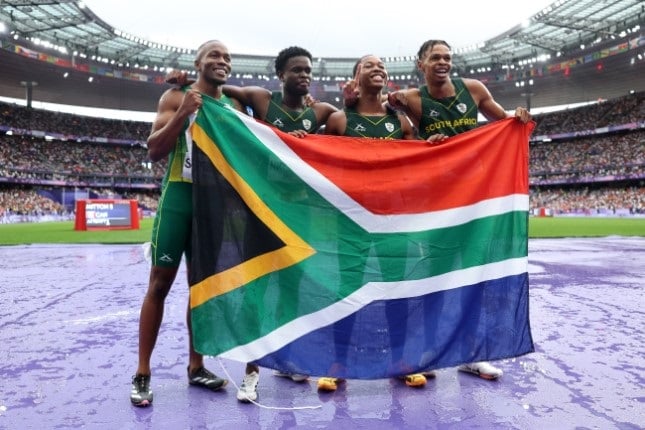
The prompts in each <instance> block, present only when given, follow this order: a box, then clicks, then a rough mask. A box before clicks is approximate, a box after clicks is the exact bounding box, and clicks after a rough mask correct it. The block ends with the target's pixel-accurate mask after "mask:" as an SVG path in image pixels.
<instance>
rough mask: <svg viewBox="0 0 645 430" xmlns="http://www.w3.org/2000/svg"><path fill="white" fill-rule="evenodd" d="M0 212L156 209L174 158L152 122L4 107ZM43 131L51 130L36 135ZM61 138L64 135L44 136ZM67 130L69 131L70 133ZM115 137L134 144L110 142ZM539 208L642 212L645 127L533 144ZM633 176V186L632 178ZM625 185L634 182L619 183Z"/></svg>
mask: <svg viewBox="0 0 645 430" xmlns="http://www.w3.org/2000/svg"><path fill="white" fill-rule="evenodd" d="M0 112H1V114H0V129H1V130H4V131H5V133H6V134H5V133H2V134H0V182H2V183H3V184H4V185H3V186H2V187H1V188H0V218H1V217H3V216H4V218H5V219H6V215H7V214H24V215H28V214H42V213H51V214H61V213H66V212H70V211H71V210H73V208H71V207H67V208H65V207H64V206H62V205H61V204H59V203H56V202H54V201H52V200H50V199H47V198H46V197H43V196H41V195H40V194H39V193H38V190H40V189H42V188H46V187H48V186H49V187H51V186H57V187H65V186H67V187H73V188H79V187H82V188H84V189H86V190H92V194H93V195H96V196H100V197H103V198H104V197H109V196H114V197H116V198H128V199H129V198H134V199H137V200H138V201H139V205H140V206H141V207H143V208H146V209H147V210H150V211H154V210H156V207H157V200H158V197H159V185H160V183H161V179H162V177H163V174H164V171H165V162H164V161H162V162H158V163H150V160H149V159H148V156H147V150H146V148H145V143H144V142H145V138H146V137H147V134H148V133H149V131H150V124H149V123H144V122H134V121H120V120H108V119H97V118H93V117H83V116H78V115H72V114H64V113H55V112H50V111H40V110H37V109H29V108H25V107H21V106H15V105H10V104H6V103H0ZM644 118H645V93H638V94H631V95H629V96H625V97H621V98H619V99H616V100H610V101H604V102H602V103H597V104H593V105H589V106H584V107H580V108H577V109H572V110H567V111H559V112H553V113H548V114H542V115H537V116H536V117H535V120H536V123H537V127H536V129H535V131H534V133H533V136H543V135H558V134H561V133H568V132H578V131H589V130H597V129H599V128H601V127H607V126H620V125H624V124H628V123H642V122H643V119H644ZM36 130H40V131H42V132H44V133H34V131H36ZM50 132H51V134H57V135H58V139H51V138H46V137H45V135H46V134H49V133H50ZM61 135H65V136H64V137H63V138H61V137H60V136H61ZM109 139H115V140H119V141H128V142H129V143H128V144H114V143H109V142H108V143H106V142H107V141H108V140H109ZM529 171H530V184H531V195H530V201H531V208H532V209H535V208H540V207H547V208H549V209H551V210H553V211H554V212H555V213H571V212H574V213H593V211H600V210H602V211H614V212H615V211H617V210H618V211H621V213H622V212H624V210H625V209H626V210H628V211H629V212H630V213H643V192H644V190H645V187H643V181H644V180H645V129H643V128H639V127H635V128H634V127H631V128H630V129H628V130H622V131H620V130H619V131H615V132H608V133H580V136H575V137H571V138H567V139H562V138H557V139H554V140H553V141H550V142H532V143H531V147H530V166H529ZM625 181H627V182H625ZM617 183H620V184H626V185H621V186H619V187H617V186H615V185H616V184H617Z"/></svg>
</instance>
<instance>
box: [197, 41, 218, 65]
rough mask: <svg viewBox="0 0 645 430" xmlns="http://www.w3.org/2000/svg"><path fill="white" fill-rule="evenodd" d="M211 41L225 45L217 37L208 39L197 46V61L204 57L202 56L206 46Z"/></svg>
mask: <svg viewBox="0 0 645 430" xmlns="http://www.w3.org/2000/svg"><path fill="white" fill-rule="evenodd" d="M211 43H221V44H222V45H223V43H222V42H221V41H219V40H217V39H211V40H207V41H206V42H204V43H202V44H201V45H199V48H197V52H196V53H195V61H198V60H200V59H201V58H202V56H203V55H204V48H205V47H206V46H207V45H210V44H211Z"/></svg>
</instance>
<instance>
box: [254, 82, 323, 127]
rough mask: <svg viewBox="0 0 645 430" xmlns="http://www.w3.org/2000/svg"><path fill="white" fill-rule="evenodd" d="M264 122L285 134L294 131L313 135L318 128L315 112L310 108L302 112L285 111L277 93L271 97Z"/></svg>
mask: <svg viewBox="0 0 645 430" xmlns="http://www.w3.org/2000/svg"><path fill="white" fill-rule="evenodd" d="M264 122H266V123H268V124H271V125H273V126H274V127H277V128H279V129H280V131H284V132H287V133H288V132H290V131H295V130H304V131H306V132H307V133H315V132H316V131H317V130H318V128H319V127H320V126H319V125H318V120H316V112H314V110H313V109H312V108H310V107H307V108H305V109H304V110H302V111H295V110H290V109H285V108H284V106H282V94H281V93H279V92H274V93H273V94H272V95H271V102H270V103H269V109H267V114H266V118H265V119H264Z"/></svg>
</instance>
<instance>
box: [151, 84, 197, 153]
mask: <svg viewBox="0 0 645 430" xmlns="http://www.w3.org/2000/svg"><path fill="white" fill-rule="evenodd" d="M201 105H202V96H201V94H200V93H199V92H197V91H195V90H192V89H190V90H188V91H186V92H183V91H181V90H179V89H176V88H173V89H170V90H167V91H166V92H164V93H163V94H162V95H161V98H160V99H159V104H158V106H157V115H156V117H155V119H154V121H153V123H152V131H151V132H150V136H148V140H147V145H148V156H149V157H150V160H152V161H159V160H161V159H163V158H165V157H166V156H167V155H168V154H169V153H170V151H172V149H173V148H174V146H175V144H176V142H177V138H178V137H179V133H181V131H182V129H183V127H184V124H185V122H186V119H187V118H188V117H189V116H190V115H191V114H192V113H194V112H196V111H197V109H199V108H200V106H201Z"/></svg>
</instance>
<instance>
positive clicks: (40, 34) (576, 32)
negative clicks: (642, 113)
mask: <svg viewBox="0 0 645 430" xmlns="http://www.w3.org/2000/svg"><path fill="white" fill-rule="evenodd" d="M643 20H645V5H644V3H643V2H642V0H602V1H600V0H557V1H555V2H554V3H552V4H551V5H550V6H548V7H547V8H545V9H544V10H543V11H541V12H539V13H537V14H535V15H534V16H532V17H531V18H530V21H529V23H528V25H523V24H518V25H516V26H515V27H514V28H512V29H510V30H509V31H506V32H504V33H502V34H500V35H498V36H496V37H494V38H492V39H489V40H486V41H483V42H482V43H479V44H477V45H476V46H473V47H469V48H463V49H461V48H460V49H458V50H455V53H454V54H455V55H454V60H453V62H454V64H455V66H457V67H460V68H462V69H478V68H481V67H490V66H492V65H505V66H509V67H510V66H512V65H517V66H519V65H521V64H522V63H526V62H533V61H540V60H544V59H547V58H553V57H555V56H559V55H565V54H567V53H570V52H573V51H578V50H580V47H581V46H585V47H586V48H587V49H589V47H592V46H594V45H596V44H599V43H601V42H603V41H607V40H617V39H621V38H627V37H630V36H632V37H633V34H632V33H636V34H638V33H639V32H640V26H641V24H642V23H643ZM0 21H1V22H2V23H4V25H5V27H6V29H7V31H8V32H9V33H10V34H11V35H12V36H13V37H14V38H16V39H20V38H26V39H29V40H31V41H32V42H36V43H38V44H42V45H44V46H47V47H52V48H55V49H57V50H59V51H60V52H61V53H65V54H66V55H72V56H82V57H87V58H93V59H98V61H100V62H104V63H108V64H115V65H121V66H123V67H137V68H138V67H145V68H152V69H154V68H157V69H158V68H166V67H171V68H175V69H187V70H192V69H193V61H194V57H195V52H194V51H192V50H190V49H186V48H179V47H175V46H170V45H166V44H162V43H158V42H156V41H152V40H145V39H143V38H141V37H139V36H137V35H135V34H128V33H126V32H124V31H122V30H120V29H117V28H114V27H112V26H110V25H109V24H107V23H106V22H104V21H103V20H102V19H101V18H100V17H99V16H97V15H96V14H95V13H94V12H92V11H91V10H90V9H89V8H88V7H86V6H85V5H84V3H83V2H82V1H76V0H59V1H45V0H40V1H39V0H35V1H25V0H3V1H2V2H0ZM234 54H235V53H234ZM272 60H273V57H272V56H257V55H235V70H236V71H238V72H240V73H251V74H267V73H271V72H272V65H273V64H272ZM389 60H390V61H388V69H389V70H390V73H391V74H395V73H397V72H399V71H401V72H407V73H410V72H411V71H413V70H414V60H415V58H414V54H412V53H411V55H410V56H407V57H397V58H391V59H389ZM354 61H355V59H354V58H351V59H342V58H323V59H322V61H321V62H323V63H324V64H323V65H321V66H320V67H321V70H317V71H315V72H316V74H317V75H320V76H331V77H336V76H337V77H343V78H346V77H348V76H351V69H352V67H353V64H354ZM397 69H399V70H397Z"/></svg>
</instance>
